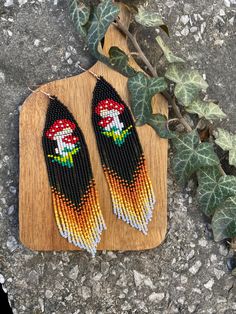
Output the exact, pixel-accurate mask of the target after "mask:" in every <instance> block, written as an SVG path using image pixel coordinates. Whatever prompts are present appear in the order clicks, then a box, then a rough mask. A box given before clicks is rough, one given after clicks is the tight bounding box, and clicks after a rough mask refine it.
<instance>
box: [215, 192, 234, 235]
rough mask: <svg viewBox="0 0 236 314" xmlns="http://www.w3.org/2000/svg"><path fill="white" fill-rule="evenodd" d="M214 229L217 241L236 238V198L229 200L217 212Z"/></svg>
mask: <svg viewBox="0 0 236 314" xmlns="http://www.w3.org/2000/svg"><path fill="white" fill-rule="evenodd" d="M212 229H213V234H214V238H215V240H216V241H221V240H224V239H227V238H233V237H235V236H236V197H231V198H229V199H228V200H227V201H226V202H225V203H223V204H222V206H221V207H220V208H219V209H218V210H217V211H216V212H215V214H214V216H213V219H212Z"/></svg>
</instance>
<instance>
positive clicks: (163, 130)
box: [147, 113, 175, 138]
mask: <svg viewBox="0 0 236 314" xmlns="http://www.w3.org/2000/svg"><path fill="white" fill-rule="evenodd" d="M147 123H148V124H149V125H150V126H151V127H152V128H153V129H154V130H155V131H156V132H157V134H158V135H159V136H160V137H161V138H173V137H174V136H175V133H174V132H171V131H170V130H169V129H168V127H167V123H168V120H167V117H166V116H165V115H163V114H160V113H157V114H152V115H151V116H150V117H149V119H148V121H147Z"/></svg>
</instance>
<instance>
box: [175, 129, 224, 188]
mask: <svg viewBox="0 0 236 314" xmlns="http://www.w3.org/2000/svg"><path fill="white" fill-rule="evenodd" d="M172 142H173V145H174V147H175V149H176V154H175V156H174V158H173V160H172V165H173V170H174V173H175V176H176V178H177V181H179V182H180V183H182V184H183V183H185V182H186V180H187V179H188V178H189V177H190V176H191V175H192V174H193V173H194V172H195V171H197V170H198V169H200V168H201V167H205V166H213V165H217V164H218V163H219V159H218V157H217V155H216V154H215V152H214V149H213V146H212V145H211V144H210V143H200V138H199V135H198V133H197V132H196V131H193V132H190V133H188V134H184V135H181V136H179V137H176V138H175V139H173V140H172Z"/></svg>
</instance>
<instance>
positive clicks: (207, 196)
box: [198, 167, 236, 216]
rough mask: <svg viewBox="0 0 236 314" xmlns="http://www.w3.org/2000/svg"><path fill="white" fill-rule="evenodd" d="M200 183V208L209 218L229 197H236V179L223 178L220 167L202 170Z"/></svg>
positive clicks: (226, 176)
mask: <svg viewBox="0 0 236 314" xmlns="http://www.w3.org/2000/svg"><path fill="white" fill-rule="evenodd" d="M198 183H199V187H198V200H199V204H200V208H201V210H202V211H203V212H204V213H205V214H206V215H207V216H212V215H213V214H214V211H215V209H216V208H217V207H218V206H219V205H220V204H221V203H222V202H224V201H225V200H226V199H227V198H228V197H230V196H234V195H236V177H234V176H228V175H223V176H222V174H221V173H220V170H219V168H218V167H206V168H203V169H200V171H199V172H198Z"/></svg>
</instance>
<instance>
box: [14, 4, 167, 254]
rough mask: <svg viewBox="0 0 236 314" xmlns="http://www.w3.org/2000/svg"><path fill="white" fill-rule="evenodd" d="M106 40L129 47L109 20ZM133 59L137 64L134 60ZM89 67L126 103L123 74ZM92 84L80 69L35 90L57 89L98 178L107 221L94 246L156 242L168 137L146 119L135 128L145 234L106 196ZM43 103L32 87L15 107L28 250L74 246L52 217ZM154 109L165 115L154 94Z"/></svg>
mask: <svg viewBox="0 0 236 314" xmlns="http://www.w3.org/2000/svg"><path fill="white" fill-rule="evenodd" d="M120 18H121V20H122V21H123V22H125V23H126V24H128V23H129V13H128V12H127V11H126V9H125V8H124V7H122V9H121V13H120ZM111 46H119V47H120V48H121V49H123V50H125V51H126V52H128V47H127V41H126V38H125V37H124V36H123V34H121V33H120V32H119V31H118V30H117V29H116V28H115V27H114V26H110V28H109V30H108V32H107V34H106V38H105V41H104V47H103V51H104V53H105V54H107V52H108V50H109V48H110V47H111ZM132 65H133V66H134V67H135V68H136V69H139V67H138V65H137V64H136V63H135V62H134V60H132ZM91 70H92V71H94V72H95V73H97V74H98V75H102V76H103V77H104V78H105V79H106V80H107V81H108V82H110V83H111V84H112V85H113V87H114V88H115V89H116V90H117V91H118V93H119V94H120V96H121V98H122V99H124V101H125V102H126V103H128V104H129V98H128V91H127V78H126V77H124V76H122V75H121V74H119V73H117V72H115V71H113V70H112V69H110V68H108V67H107V66H105V65H104V64H101V63H100V62H97V63H96V64H95V65H94V66H93V67H92V68H91ZM95 84H96V79H95V78H94V77H93V76H92V75H91V74H90V73H88V72H84V73H82V74H80V75H77V76H74V77H70V78H66V79H62V80H58V81H54V82H50V83H48V84H45V85H43V86H41V87H40V90H42V91H45V92H48V93H50V94H51V95H56V96H57V97H58V98H59V99H60V101H62V102H63V103H64V104H65V105H66V106H67V107H68V108H69V110H70V111H71V112H72V113H73V115H74V117H75V119H76V120H77V121H78V124H79V126H80V127H81V129H82V131H83V133H84V136H85V139H86V142H87V145H88V149H89V152H90V158H91V163H92V168H93V173H94V177H95V180H96V182H97V189H98V194H99V200H100V205H101V209H102V212H103V215H104V219H105V222H106V225H107V230H106V231H104V232H103V234H102V240H101V242H100V244H99V246H98V250H123V251H126V250H145V249H150V248H154V247H157V246H158V245H160V244H161V243H162V242H163V240H164V238H165V234H166V226H167V191H166V187H167V141H166V140H163V139H160V138H159V137H158V136H157V135H156V133H155V131H154V130H153V129H152V128H151V127H149V126H148V125H145V126H142V127H139V128H138V134H139V136H140V140H141V143H142V146H143V150H144V153H145V156H146V159H147V164H148V168H149V173H150V176H151V180H152V183H153V187H154V191H155V194H156V198H157V204H156V207H155V209H154V215H153V219H152V221H151V222H150V224H149V232H148V235H147V236H145V235H143V234H142V233H141V232H139V231H137V230H135V229H133V228H131V227H130V226H129V225H127V224H126V223H124V222H122V221H120V220H118V219H117V218H116V217H115V215H113V213H112V204H111V197H110V193H109V189H108V186H107V182H106V180H105V177H104V174H103V170H102V167H101V163H100V157H99V154H98V150H97V146H96V140H95V135H94V132H93V127H92V123H91V98H92V92H93V89H94V86H95ZM47 106H48V97H47V96H45V95H43V94H42V93H32V94H31V95H30V96H29V97H28V98H27V99H26V100H25V102H24V104H23V106H22V110H21V113H20V134H19V136H20V182H19V229H20V239H21V242H22V243H23V244H24V245H25V246H26V247H28V248H31V249H33V250H39V251H48V250H77V248H75V247H74V246H73V245H71V244H69V243H68V242H67V241H66V240H65V239H63V238H62V237H61V236H60V235H59V233H58V230H57V226H56V224H55V220H54V214H53V208H52V198H51V193H50V188H49V183H48V176H47V171H46V165H45V161H44V154H43V150H42V144H41V139H42V131H43V128H44V123H45V114H46V110H47ZM153 111H154V112H155V113H157V112H160V113H163V114H166V115H167V104H166V101H165V100H164V99H163V97H161V96H160V95H157V96H155V97H154V98H153Z"/></svg>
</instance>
